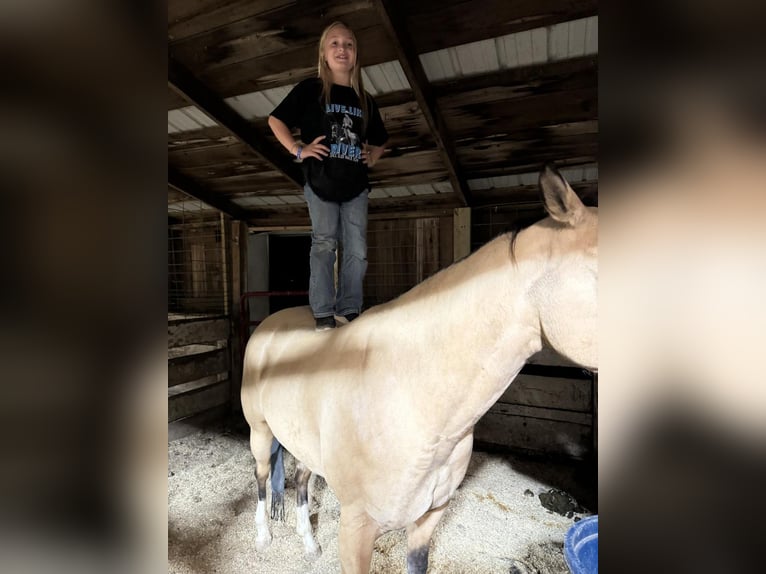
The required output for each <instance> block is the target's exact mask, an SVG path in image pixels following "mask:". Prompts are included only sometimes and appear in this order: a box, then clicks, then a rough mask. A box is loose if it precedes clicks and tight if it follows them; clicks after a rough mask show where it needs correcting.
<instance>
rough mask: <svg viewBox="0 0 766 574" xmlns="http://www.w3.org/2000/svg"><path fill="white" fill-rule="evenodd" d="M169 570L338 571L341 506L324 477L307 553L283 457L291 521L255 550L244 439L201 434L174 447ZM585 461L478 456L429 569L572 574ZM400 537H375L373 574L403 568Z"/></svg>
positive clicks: (250, 464)
mask: <svg viewBox="0 0 766 574" xmlns="http://www.w3.org/2000/svg"><path fill="white" fill-rule="evenodd" d="M168 463H169V468H168V572H169V573H170V574H211V573H224V574H240V573H241V574H245V573H247V574H252V573H254V572H257V573H259V574H307V573H311V574H324V573H338V572H340V563H339V562H338V540H337V534H338V520H339V517H340V506H339V505H338V501H337V499H336V498H335V496H334V494H333V493H332V491H331V490H330V488H329V487H328V486H327V484H326V483H325V481H324V479H322V478H321V477H317V476H314V477H312V479H311V482H310V484H309V492H310V508H311V522H312V525H313V527H314V534H315V537H316V540H317V542H318V543H319V545H320V546H321V547H322V556H321V557H320V558H318V559H316V560H314V561H307V560H306V559H304V557H303V545H302V542H301V539H300V538H299V537H298V535H297V534H296V533H295V489H294V488H293V484H292V477H293V474H294V469H295V462H294V460H293V458H292V456H290V455H289V454H288V455H287V456H286V457H285V465H286V475H287V485H286V494H285V501H286V503H285V522H274V521H272V523H271V528H272V530H271V532H272V536H273V542H272V544H271V546H270V547H269V548H268V549H267V550H266V551H265V552H263V553H258V552H256V550H255V544H254V539H255V507H256V502H257V500H256V490H255V479H254V476H253V470H254V468H255V463H254V461H253V459H252V456H251V454H250V450H249V446H248V438H247V435H246V434H245V433H244V432H242V430H241V429H240V430H237V431H222V432H217V433H216V432H209V431H200V432H197V433H194V434H192V435H189V436H187V437H184V438H181V439H177V440H174V441H172V442H170V443H169V444H168ZM595 504H596V484H595V472H593V469H592V467H591V466H589V465H585V464H575V463H571V462H551V461H541V460H539V459H530V458H521V457H518V456H509V455H502V454H490V453H486V452H478V451H475V452H474V453H473V456H472V459H471V463H470V466H469V468H468V472H467V474H466V477H465V480H464V481H463V483H462V485H461V486H460V488H459V489H458V491H457V492H456V494H455V497H454V499H453V500H452V502H451V503H450V506H449V509H448V510H447V512H446V513H445V515H444V517H443V518H442V520H441V522H440V524H439V526H438V527H437V529H436V532H435V533H434V536H433V538H432V540H431V550H430V560H429V572H432V573H439V574H458V573H460V574H490V573H492V574H494V573H500V572H504V573H505V572H510V573H516V574H532V573H545V574H556V573H561V574H566V573H568V572H569V570H568V568H567V567H566V564H565V562H564V557H563V541H564V534H565V532H566V530H567V529H568V528H569V527H570V526H571V525H572V524H573V523H574V522H575V520H578V519H579V518H581V517H584V516H587V515H589V514H592V513H595V512H596V508H595ZM405 548H406V539H405V534H404V532H403V531H397V532H389V533H387V534H385V535H383V536H382V537H381V538H379V539H378V541H377V543H376V546H375V553H374V555H373V560H372V572H373V573H376V574H388V573H392V574H393V573H399V572H405V571H406V558H405Z"/></svg>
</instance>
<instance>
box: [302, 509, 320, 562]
mask: <svg viewBox="0 0 766 574" xmlns="http://www.w3.org/2000/svg"><path fill="white" fill-rule="evenodd" d="M296 516H297V520H296V526H295V531H296V532H297V533H298V534H299V535H300V536H302V537H303V548H304V549H305V551H306V557H307V558H310V559H316V558H319V557H320V556H321V555H322V549H321V548H320V547H319V544H317V542H316V540H314V534H313V533H312V532H311V520H310V518H309V505H308V504H302V505H300V506H299V507H298V510H297V512H296Z"/></svg>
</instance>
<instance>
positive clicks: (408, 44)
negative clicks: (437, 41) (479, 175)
mask: <svg viewBox="0 0 766 574" xmlns="http://www.w3.org/2000/svg"><path fill="white" fill-rule="evenodd" d="M375 8H376V9H377V10H378V13H379V14H380V18H381V20H382V22H383V26H384V27H385V29H386V31H387V32H388V35H389V37H390V38H391V40H392V41H393V43H394V47H395V49H396V53H397V56H398V58H399V63H400V64H401V66H402V69H403V70H404V73H405V75H406V76H407V80H408V81H409V83H410V86H411V87H412V91H413V94H414V96H415V100H416V101H417V103H418V106H420V110H421V112H422V113H423V116H424V117H425V120H426V123H427V124H428V127H429V129H430V130H431V134H432V135H433V138H434V140H435V141H436V145H437V147H438V148H439V153H440V154H441V157H442V160H443V161H444V165H445V167H446V168H447V173H448V174H449V179H450V183H451V184H452V189H453V190H454V191H455V193H456V194H457V195H458V197H460V200H461V201H462V203H463V204H464V205H471V191H470V189H469V188H468V182H467V181H466V179H465V177H464V176H463V174H462V173H461V172H460V164H459V163H458V160H457V154H456V153H455V145H454V142H453V141H452V138H451V137H450V135H449V132H448V131H447V128H446V125H445V123H444V118H443V117H442V115H441V112H440V111H439V108H438V106H437V103H436V96H435V95H434V93H433V90H432V89H431V84H430V82H429V81H428V78H427V77H426V73H425V70H423V65H422V64H421V63H420V57H419V56H418V53H417V51H416V50H415V47H414V45H413V43H412V39H411V37H410V35H409V33H408V31H407V26H406V21H405V18H404V16H403V13H402V12H401V10H400V8H399V5H398V2H397V1H396V0H375Z"/></svg>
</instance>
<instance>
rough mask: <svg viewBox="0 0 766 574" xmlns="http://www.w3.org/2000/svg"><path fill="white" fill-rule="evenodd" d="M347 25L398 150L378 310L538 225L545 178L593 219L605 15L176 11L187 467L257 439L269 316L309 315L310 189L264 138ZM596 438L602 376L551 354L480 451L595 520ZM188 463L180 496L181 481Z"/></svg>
mask: <svg viewBox="0 0 766 574" xmlns="http://www.w3.org/2000/svg"><path fill="white" fill-rule="evenodd" d="M336 20H340V21H342V22H344V23H345V24H347V25H348V26H349V27H350V28H351V29H352V30H354V32H355V34H356V37H357V39H358V43H359V59H360V63H361V66H362V75H363V79H364V85H365V88H366V90H367V91H368V92H369V93H370V94H371V95H372V96H373V97H374V98H375V101H376V103H377V105H378V107H379V108H380V111H381V115H382V118H383V121H384V123H385V125H386V128H387V130H388V132H389V134H390V139H389V142H388V144H387V147H388V150H387V152H386V154H385V155H384V156H383V157H382V158H381V160H380V161H379V162H378V163H377V165H375V167H374V168H373V169H372V170H371V171H370V183H371V192H370V195H369V198H370V202H369V226H368V270H367V275H366V277H365V284H364V293H365V307H366V308H369V307H372V306H374V305H377V304H380V303H384V302H386V301H389V300H392V299H394V298H396V297H397V296H399V295H400V294H402V293H403V292H405V291H407V290H409V289H410V288H411V287H413V286H414V285H416V284H418V283H420V282H421V281H423V280H424V279H426V278H428V277H429V276H431V275H433V274H434V273H436V272H437V271H439V270H440V269H443V268H445V267H447V266H449V265H450V264H451V263H453V262H454V261H457V260H459V259H461V258H463V257H465V256H466V255H468V254H470V253H471V252H473V251H475V250H476V249H478V248H479V247H481V246H482V245H484V244H485V243H487V242H488V241H489V240H490V239H492V238H493V237H495V236H497V235H499V234H501V233H504V232H507V231H509V230H511V229H515V228H518V227H521V226H524V225H526V224H528V223H530V222H532V221H535V220H537V219H539V218H541V217H542V216H543V214H544V209H543V206H542V203H541V200H540V198H539V195H538V186H537V179H538V175H539V172H540V169H541V167H542V166H543V165H544V164H546V163H552V164H554V165H555V166H557V167H558V168H559V170H560V171H561V173H562V174H563V175H564V176H565V177H566V178H567V180H568V181H569V183H570V185H571V186H572V188H573V189H574V190H575V191H576V192H577V194H578V195H579V196H580V198H581V199H582V200H583V202H584V203H585V204H586V205H590V206H597V205H598V156H597V152H598V144H597V142H598V105H597V103H598V101H597V100H598V91H597V90H598V81H597V80H598V6H597V3H596V2H595V1H593V0H574V1H571V0H542V1H538V2H518V1H511V2H509V1H507V0H484V1H481V2H468V1H465V0H439V1H438V2H437V1H435V0H420V1H418V2H405V1H403V0H360V1H354V2H340V1H324V0H320V1H317V2H311V3H308V2H295V1H286V0H255V1H253V0H248V1H245V0H226V1H223V0H169V2H168V312H169V315H168V423H169V427H168V429H169V440H170V441H171V442H170V445H169V448H170V450H171V452H172V451H173V449H174V448H175V450H176V452H177V453H178V456H181V455H182V454H183V453H184V452H187V451H184V448H188V449H191V451H194V452H202V451H204V448H202V447H200V446H199V445H198V444H196V443H195V444H191V443H189V441H190V440H192V437H195V436H198V437H199V436H206V437H207V438H208V439H209V440H210V441H213V442H214V443H217V442H218V441H226V440H229V438H231V437H242V436H244V437H246V433H245V429H244V427H243V424H244V422H243V420H242V417H241V407H240V406H239V388H240V379H241V358H242V353H243V349H244V344H245V342H246V340H247V337H248V335H249V333H250V332H252V329H253V328H254V327H255V326H256V325H257V324H258V322H259V321H261V320H262V319H263V318H265V316H267V315H268V314H270V313H273V312H275V311H277V310H279V309H282V308H284V307H289V306H294V305H304V304H307V302H308V298H307V293H306V291H307V288H308V250H309V245H310V222H309V218H308V211H307V208H306V204H305V201H304V199H303V176H302V173H301V170H300V166H299V165H298V164H297V163H296V162H294V161H293V160H292V158H291V157H290V156H289V154H287V152H286V151H285V150H284V149H283V148H282V146H281V145H280V144H279V143H278V142H277V141H276V139H275V138H274V137H273V135H272V133H271V131H270V129H269V128H268V126H267V123H266V122H267V118H268V115H269V113H270V112H271V111H272V110H273V109H274V107H275V106H276V105H277V104H278V103H279V102H280V101H281V100H282V98H283V97H284V96H285V95H286V94H287V93H288V92H289V91H290V89H291V88H292V87H293V86H294V85H295V84H296V83H297V82H299V81H301V80H303V79H306V78H309V77H312V76H315V75H316V60H317V44H318V40H319V36H320V34H321V32H322V30H323V29H324V27H325V26H326V25H327V24H329V23H331V22H333V21H336ZM596 422H597V375H596V374H594V373H591V372H587V371H583V370H582V369H581V368H579V367H578V366H576V365H573V364H571V363H569V362H568V361H566V360H565V359H564V358H563V357H560V356H558V355H556V354H555V353H553V352H551V351H548V350H544V351H543V352H541V353H540V354H539V355H537V356H535V357H533V359H532V360H530V363H529V364H528V365H526V366H525V367H524V369H523V370H522V373H521V374H520V376H519V377H518V378H517V380H516V381H515V382H514V384H513V385H511V387H509V389H508V390H507V391H506V393H505V394H504V395H503V396H502V397H501V398H500V399H499V401H498V402H497V403H496V404H495V406H493V407H492V409H490V411H489V412H488V413H487V414H486V415H485V416H484V417H483V418H482V419H481V420H480V421H479V424H477V426H476V450H479V451H481V452H482V455H481V456H487V455H486V453H496V454H498V456H502V457H504V458H503V460H510V459H508V458H507V457H509V456H510V457H516V458H514V459H513V460H515V461H517V462H516V464H517V466H518V465H519V464H521V465H524V464H526V465H527V467H526V468H528V469H531V470H529V472H528V474H529V475H530V476H531V477H532V479H533V480H535V481H537V482H535V484H536V488H537V489H538V492H535V493H534V494H535V497H534V499H535V501H536V500H537V495H538V494H539V493H540V492H542V491H543V490H545V489H544V488H543V487H544V485H548V486H549V487H550V488H558V489H566V490H569V491H570V492H576V493H577V498H578V499H580V500H581V501H583V502H582V506H583V507H587V511H586V510H585V509H584V508H581V514H583V513H596V511H597V508H596V500H595V470H594V467H593V461H594V460H595V456H596V439H597V427H596ZM211 432H213V433H217V434H209V433H211ZM200 433H202V434H200ZM205 433H208V434H205ZM221 433H223V434H221ZM221 437H224V438H221ZM227 437H229V438H227ZM245 441H246V438H245ZM240 446H242V445H241V444H240V445H238V447H240ZM245 448H246V447H245ZM187 454H188V452H187ZM174 460H175V459H174V458H173V457H172V456H171V470H170V471H169V473H170V472H171V471H173V472H176V474H177V475H178V476H176V475H174V477H170V478H169V480H174V479H175V480H177V481H180V480H181V478H180V477H181V475H182V473H181V472H180V471H179V470H178V468H176V469H175V470H173V468H172V467H173V461H174ZM482 460H483V459H482ZM522 460H523V461H529V462H523V463H520V462H518V461H522ZM535 461H538V462H539V461H547V462H546V463H545V464H553V462H551V461H555V464H559V465H562V468H564V469H565V471H564V473H565V475H566V476H567V477H568V478H566V479H561V480H559V479H557V478H556V477H554V476H553V475H549V473H547V471H543V470H541V469H543V468H545V465H543V466H539V465H537V464H538V463H537V462H535ZM176 462H177V461H176ZM536 465H537V466H536ZM485 466H487V465H485ZM488 466H492V465H491V464H488ZM243 472H244V473H245V474H247V475H248V476H250V477H251V476H252V474H251V468H245V469H243ZM477 472H478V470H477ZM573 477H576V478H577V480H575V479H574V478H573ZM522 490H528V489H526V488H524V489H522ZM320 491H321V489H320ZM174 492H176V491H174ZM250 494H251V495H252V492H251V493H250ZM176 496H180V494H176ZM500 504H507V503H506V502H500ZM538 506H539V504H538ZM243 508H244V507H237V513H238V512H242V509H243ZM247 508H248V509H250V507H247ZM570 510H571V509H570ZM567 520H569V522H570V523H571V521H572V518H571V516H570V517H569V518H567ZM561 527H562V524H561V523H556V525H555V528H559V529H560V528H561ZM561 534H562V536H563V533H561ZM543 536H548V537H550V536H551V535H550V533H547V534H544V535H543ZM172 541H173V537H172V536H171V543H172ZM293 542H296V541H295V540H294V541H293ZM179 544H180V543H179ZM181 546H182V545H181ZM554 550H555V551H556V552H558V553H560V547H557V548H556V549H554ZM296 552H297V549H296ZM517 558H518V559H519V560H521V557H517ZM530 564H531V563H530V562H529V560H527V562H526V566H524V565H523V563H522V562H519V565H517V570H516V571H523V568H524V567H526V568H527V571H535V570H534V568H533V567H532V566H530ZM187 566H188V565H187ZM184 568H186V566H183V567H181V566H177V570H176V571H177V572H185V571H187V570H185V569H184ZM190 568H191V571H194V568H192V567H190ZM296 568H297V569H296V570H295V571H296V572H297V571H301V570H300V568H299V567H298V566H296ZM316 568H318V567H316ZM328 568H330V566H328ZM380 568H381V569H380V570H378V571H379V572H385V571H387V570H385V568H384V566H382V565H381V566H380ZM203 570H204V569H203ZM224 570H225V571H235V570H234V569H227V567H224ZM198 571H202V570H199V569H198ZM243 571H244V570H243ZM277 571H278V570H277ZM284 571H288V570H284ZM289 571H293V570H289ZM303 571H306V570H303ZM311 571H316V572H320V571H321V569H314V570H311ZM328 571H332V569H331V568H330V570H328ZM438 571H444V572H447V571H450V570H438ZM454 571H456V572H457V571H462V570H459V569H456V570H454ZM472 571H476V572H479V571H482V570H472ZM487 571H493V570H491V569H490V570H487ZM495 571H496V570H495ZM510 571H514V570H512V569H511V570H510ZM551 571H556V569H555V568H554V569H553V570H551Z"/></svg>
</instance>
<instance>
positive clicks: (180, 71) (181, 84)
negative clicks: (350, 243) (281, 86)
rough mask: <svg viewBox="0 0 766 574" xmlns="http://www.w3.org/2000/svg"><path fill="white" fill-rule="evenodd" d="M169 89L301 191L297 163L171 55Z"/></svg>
mask: <svg viewBox="0 0 766 574" xmlns="http://www.w3.org/2000/svg"><path fill="white" fill-rule="evenodd" d="M168 86H169V87H170V88H171V89H172V90H173V91H175V92H176V93H178V94H179V95H180V96H182V97H183V98H184V99H186V100H187V101H189V102H190V103H192V104H194V105H195V106H197V107H198V108H199V109H200V110H201V111H203V112H204V113H205V114H207V115H208V116H210V118H211V119H213V120H215V121H216V122H217V123H219V124H220V125H222V126H223V127H225V128H226V129H227V130H229V131H230V132H231V133H232V134H234V135H235V136H236V137H237V138H239V139H240V140H241V141H242V142H243V143H244V144H245V145H247V146H248V147H249V148H250V149H251V150H252V151H253V152H254V153H255V154H256V155H257V156H258V157H260V158H262V159H263V160H264V161H266V162H268V163H270V164H271V165H273V166H274V168H275V169H276V170H278V171H280V172H281V173H283V174H284V175H285V177H287V178H288V179H289V180H290V181H292V182H293V183H294V184H295V186H296V187H297V188H298V189H303V175H302V174H301V170H300V168H299V167H298V166H297V164H295V163H294V162H292V161H291V160H290V158H289V157H288V156H287V154H286V153H284V151H283V150H280V149H278V148H276V147H275V146H274V145H273V144H271V142H269V141H268V140H267V139H266V138H265V137H264V136H263V134H261V133H260V132H259V131H258V130H256V129H255V128H254V127H253V126H252V125H251V124H250V123H249V122H248V121H247V120H245V119H244V118H243V117H242V116H240V115H239V114H238V113H237V112H235V111H234V110H233V109H232V108H231V107H230V106H229V105H228V104H227V103H226V102H224V101H223V100H222V99H221V98H220V97H218V96H217V95H216V94H215V93H213V92H212V91H211V90H210V89H209V88H208V87H207V86H206V85H205V84H204V83H203V82H201V81H200V80H199V79H197V78H196V77H195V76H194V74H192V73H191V72H190V71H189V70H187V69H186V68H185V67H184V66H183V65H182V64H180V63H179V62H178V61H176V60H175V59H174V58H173V56H172V55H169V57H168Z"/></svg>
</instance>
